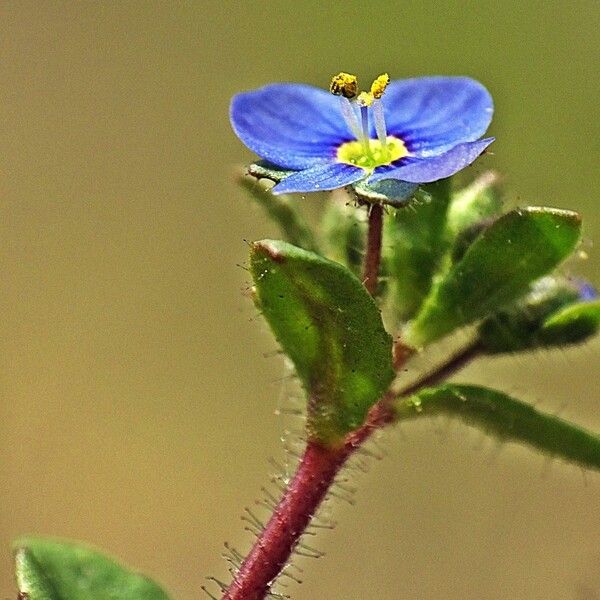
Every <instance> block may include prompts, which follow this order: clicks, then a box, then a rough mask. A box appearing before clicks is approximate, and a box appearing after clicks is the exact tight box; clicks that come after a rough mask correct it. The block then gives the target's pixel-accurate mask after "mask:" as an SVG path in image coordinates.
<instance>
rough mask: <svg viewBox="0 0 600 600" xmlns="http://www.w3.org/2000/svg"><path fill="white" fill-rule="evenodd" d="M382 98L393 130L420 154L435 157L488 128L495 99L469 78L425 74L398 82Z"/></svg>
mask: <svg viewBox="0 0 600 600" xmlns="http://www.w3.org/2000/svg"><path fill="white" fill-rule="evenodd" d="M381 101H382V102H383V105H384V110H385V120H386V124H387V130H388V133H389V134H391V135H394V136H396V137H399V138H400V139H401V140H402V141H403V142H404V143H405V144H406V146H407V148H408V150H409V152H410V153H411V154H413V155H415V156H433V155H436V154H441V153H442V152H445V151H446V150H449V149H450V148H452V147H453V146H456V145H457V144H460V143H463V142H473V141H475V140H477V139H478V138H480V137H481V136H482V135H483V134H484V133H485V132H486V130H487V128H488V126H489V124H490V121H491V120H492V114H493V112H494V103H493V100H492V97H491V96H490V93H489V92H488V91H487V90H486V88H485V87H484V86H483V85H482V84H481V83H479V82H478V81H475V80H474V79H470V78H469V77H420V78H416V79H404V80H400V81H393V82H392V83H390V85H389V86H388V88H387V90H386V92H385V94H384V95H383V97H382V99H381Z"/></svg>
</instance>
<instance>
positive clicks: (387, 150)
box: [230, 73, 494, 194]
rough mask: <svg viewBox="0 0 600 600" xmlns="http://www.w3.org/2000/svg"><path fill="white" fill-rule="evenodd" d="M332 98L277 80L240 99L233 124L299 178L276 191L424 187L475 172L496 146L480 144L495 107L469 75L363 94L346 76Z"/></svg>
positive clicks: (335, 84) (384, 79)
mask: <svg viewBox="0 0 600 600" xmlns="http://www.w3.org/2000/svg"><path fill="white" fill-rule="evenodd" d="M330 92H331V93H328V92H327V91H325V90H322V89H319V88H315V87H312V86H309V85H303V84H297V83H276V84H272V85H267V86H265V87H263V88H260V89H258V90H254V91H250V92H244V93H241V94H238V95H236V96H234V98H233V100H232V102H231V110H230V118H231V124H232V126H233V129H234V131H235V133H236V134H237V136H238V137H239V138H240V140H241V141H242V142H243V143H244V144H245V145H246V146H247V147H248V148H250V149H251V150H252V151H254V152H256V154H258V155H259V156H260V157H261V158H263V159H264V160H266V161H267V162H268V163H270V164H271V165H273V166H275V167H278V168H279V169H281V170H285V171H290V172H291V173H290V174H289V175H288V176H287V177H285V178H283V179H282V180H281V181H280V182H279V183H278V184H277V185H276V186H275V187H274V188H273V192H274V193H276V194H277V193H280V194H281V193H291V192H313V191H323V190H332V189H336V188H339V187H344V186H347V185H351V184H355V185H361V184H364V183H365V182H366V183H368V184H369V185H380V184H381V183H383V184H385V183H387V182H388V181H389V180H395V181H396V182H406V183H403V185H405V187H406V188H408V189H410V190H414V188H415V187H416V185H417V184H420V183H427V182H432V181H437V180H438V179H444V178H446V177H450V176H451V175H453V174H454V173H456V172H457V171H460V170H461V169H463V168H465V167H466V166H468V165H470V164H471V163H472V162H473V161H474V160H475V159H476V158H477V157H478V156H479V155H480V154H481V153H482V152H483V151H484V150H485V149H486V148H487V147H488V146H489V145H490V144H491V143H492V142H493V141H494V138H485V139H480V138H481V136H482V135H483V134H484V133H485V131H486V130H487V128H488V126H489V124H490V121H491V119H492V114H493V101H492V97H491V96H490V94H489V92H488V91H487V90H486V88H485V87H484V86H483V85H482V84H480V83H479V82H477V81H475V80H473V79H470V78H468V77H421V78H415V79H405V80H399V81H392V82H389V78H388V76H387V74H384V75H381V76H380V77H378V78H377V79H376V80H375V81H374V82H373V84H372V86H371V89H370V91H368V92H364V91H363V92H360V93H358V86H357V80H356V77H354V76H353V75H348V74H347V73H340V74H339V75H337V76H336V77H334V78H333V80H332V82H331V86H330Z"/></svg>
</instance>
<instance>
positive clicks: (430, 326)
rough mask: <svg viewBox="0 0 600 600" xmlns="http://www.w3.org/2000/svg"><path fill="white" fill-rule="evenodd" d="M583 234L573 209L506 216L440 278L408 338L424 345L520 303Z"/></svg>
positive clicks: (529, 210)
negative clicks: (536, 281)
mask: <svg viewBox="0 0 600 600" xmlns="http://www.w3.org/2000/svg"><path fill="white" fill-rule="evenodd" d="M580 234H581V220H580V218H579V215H578V214H577V213H575V212H571V211H566V210H559V209H553V208H542V207H528V208H523V209H518V210H514V211H511V212H509V213H507V214H505V215H503V216H502V217H500V218H499V219H497V220H496V221H495V222H494V223H493V224H492V225H490V226H489V227H488V228H487V229H485V231H483V232H482V233H481V234H480V235H479V237H477V239H476V240H475V241H474V242H473V243H472V244H471V245H470V246H469V248H468V249H467V250H466V252H465V253H464V256H463V257H462V258H461V259H460V260H459V261H458V262H456V263H455V264H453V265H452V267H451V268H450V269H449V270H448V271H447V272H446V273H445V274H444V275H443V276H441V277H440V278H439V279H438V281H437V282H436V284H435V285H434V286H433V288H432V290H431V292H430V294H429V296H428V297H427V299H426V300H425V301H424V303H423V305H422V307H421V309H420V311H419V313H418V314H417V315H416V317H415V319H414V320H413V321H412V322H411V323H409V325H408V326H407V328H406V330H405V331H404V340H405V342H406V343H408V344H409V345H412V346H415V347H421V346H424V345H426V344H428V343H430V342H432V341H434V340H437V339H439V338H441V337H443V336H444V335H446V334H448V333H450V332H451V331H453V330H454V329H456V328H458V327H461V326H463V325H467V324H469V323H472V322H473V321H476V320H478V319H481V318H483V317H485V316H487V315H489V314H490V313H493V312H495V311H497V310H498V309H500V308H501V307H503V306H505V305H506V304H508V303H510V302H513V301H515V300H516V299H517V298H519V297H521V296H522V295H523V294H525V293H526V292H527V290H528V288H529V286H530V284H531V283H532V282H533V281H535V280H536V279H538V278H540V277H542V276H543V275H546V274H547V273H549V272H550V271H552V270H553V269H554V268H555V267H556V266H557V265H558V264H559V263H561V262H562V261H563V260H564V259H565V258H566V257H567V256H568V255H569V254H571V252H572V251H573V250H574V249H575V247H576V245H577V243H578V241H579V238H580Z"/></svg>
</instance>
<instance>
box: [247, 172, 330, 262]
mask: <svg viewBox="0 0 600 600" xmlns="http://www.w3.org/2000/svg"><path fill="white" fill-rule="evenodd" d="M236 179H237V183H238V184H239V185H240V186H241V187H242V188H243V189H244V190H246V191H247V192H248V193H249V194H250V196H251V197H252V198H253V199H254V200H256V202H257V203H258V204H260V206H262V207H263V209H264V210H265V212H266V213H267V215H268V216H269V217H270V218H271V220H272V221H274V222H275V223H277V225H279V228H280V230H281V233H282V235H283V236H284V237H285V239H286V241H288V242H290V244H294V245H295V246H300V248H304V249H305V250H312V251H313V252H318V251H319V248H318V245H317V242H316V241H315V238H314V235H313V232H312V230H311V228H310V227H309V225H308V223H307V222H306V221H305V220H304V218H303V217H302V215H301V214H300V212H299V211H298V209H297V208H296V203H295V202H294V201H293V200H292V199H291V198H290V197H289V196H286V195H283V194H282V195H279V196H276V195H275V194H272V193H271V192H270V190H269V189H268V188H265V187H264V186H263V185H262V184H261V182H260V181H257V180H256V179H255V178H253V177H251V176H249V175H246V174H245V173H241V174H239V175H238V177H237V178H236Z"/></svg>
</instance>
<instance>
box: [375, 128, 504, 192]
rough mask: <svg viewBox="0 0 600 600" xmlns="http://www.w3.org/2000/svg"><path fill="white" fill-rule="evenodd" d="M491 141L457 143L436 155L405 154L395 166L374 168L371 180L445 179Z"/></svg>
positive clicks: (423, 181)
mask: <svg viewBox="0 0 600 600" xmlns="http://www.w3.org/2000/svg"><path fill="white" fill-rule="evenodd" d="M493 141H494V138H486V139H483V140H478V141H477V142H466V143H465V144H458V145H457V146H455V147H454V148H452V150H448V152H445V153H444V154H440V155H438V156H431V157H425V158H420V157H416V156H407V157H406V158H402V159H400V160H399V161H398V162H397V164H396V166H394V165H390V166H389V167H379V168H378V169H375V173H374V174H373V175H372V176H371V181H381V180H383V179H400V180H402V181H408V182H411V183H429V182H431V181H437V180H438V179H445V178H446V177H450V175H454V173H457V172H458V171H460V170H461V169H464V168H465V167H467V166H469V165H470V164H471V163H472V162H473V161H474V160H475V159H476V158H477V157H478V156H479V155H480V154H481V153H482V152H483V151H484V150H485V149H486V148H487V147H488V146H489V145H490V144H491V143H492V142H493Z"/></svg>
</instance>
